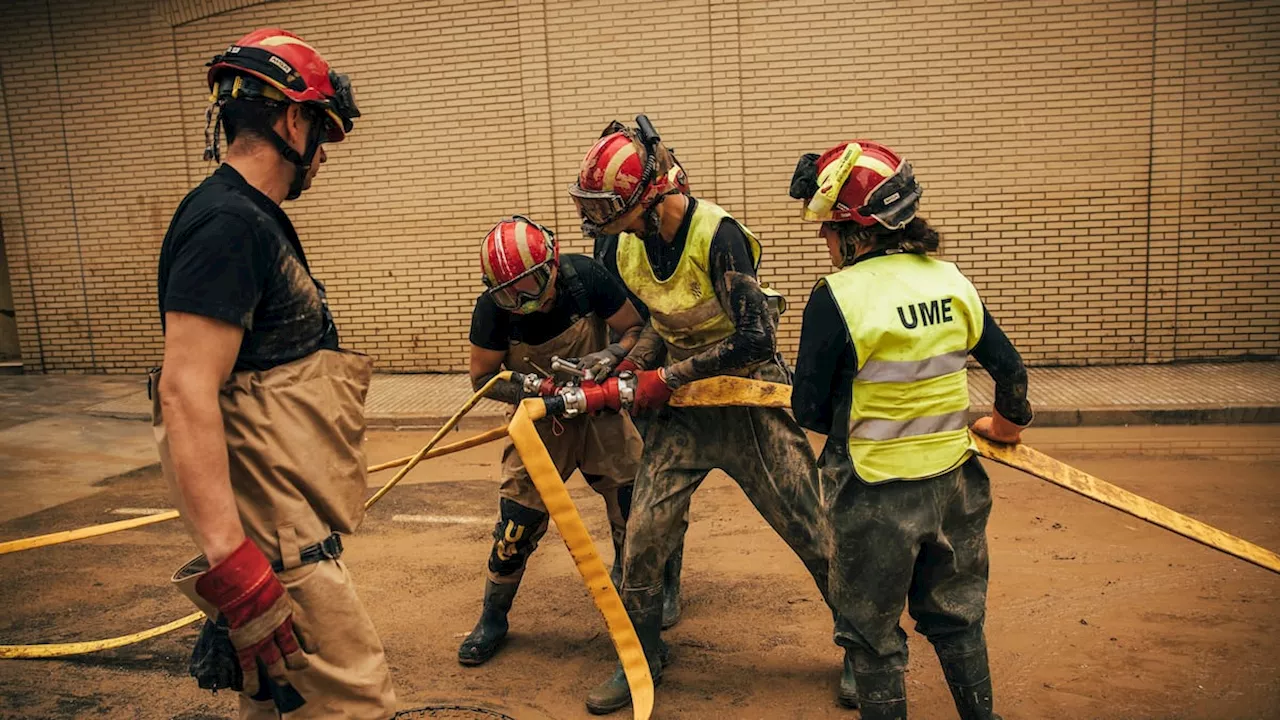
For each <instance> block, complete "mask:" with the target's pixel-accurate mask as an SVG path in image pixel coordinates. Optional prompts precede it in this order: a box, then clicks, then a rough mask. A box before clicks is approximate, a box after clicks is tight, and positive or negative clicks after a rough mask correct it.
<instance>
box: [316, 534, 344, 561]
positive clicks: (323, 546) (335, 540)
mask: <svg viewBox="0 0 1280 720" xmlns="http://www.w3.org/2000/svg"><path fill="white" fill-rule="evenodd" d="M320 556H321V557H323V558H324V559H325V560H337V559H338V558H340V557H342V536H341V535H339V534H338V533H333V534H332V535H330V536H329V537H327V538H325V539H324V541H322V542H321V543H320Z"/></svg>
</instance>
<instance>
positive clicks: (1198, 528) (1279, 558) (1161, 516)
mask: <svg viewBox="0 0 1280 720" xmlns="http://www.w3.org/2000/svg"><path fill="white" fill-rule="evenodd" d="M973 440H974V444H975V445H976V446H977V448H978V453H979V454H981V455H982V456H983V457H985V458H989V459H991V460H995V461H996V462H998V463H1001V464H1003V465H1008V466H1009V467H1011V468H1014V469H1016V470H1021V471H1022V472H1024V473H1027V474H1028V475H1032V476H1035V477H1038V478H1040V479H1041V480H1045V481H1047V482H1051V483H1053V484H1054V485H1057V486H1059V487H1064V488H1066V489H1068V490H1070V491H1072V492H1074V493H1079V494H1081V495H1083V496H1085V497H1087V498H1089V499H1090V500H1096V501H1097V502H1100V503H1102V504H1103V505H1106V506H1108V507H1113V508H1115V509H1116V510H1119V511H1121V512H1125V513H1128V514H1130V515H1132V516H1134V517H1136V518H1138V519H1140V520H1146V521H1147V522H1149V523H1151V524H1153V525H1159V526H1160V527H1162V528H1164V529H1166V530H1172V531H1173V532H1175V533H1178V534H1179V535H1181V536H1183V537H1185V538H1190V539H1192V540H1195V541H1196V542H1198V543H1203V544H1205V545H1208V546H1209V547H1211V548H1213V549H1214V550H1221V551H1222V552H1224V553H1227V554H1228V555H1234V556H1235V557H1238V558H1240V559H1241V560H1244V561H1246V562H1251V563H1253V564H1254V565H1257V566H1258V567H1262V568H1266V569H1268V570H1270V571H1271V572H1274V573H1280V555H1277V554H1275V553H1274V552H1271V551H1270V550H1268V549H1266V548H1264V547H1259V546H1257V545H1254V544H1253V543H1251V542H1249V541H1247V540H1242V539H1240V538H1238V537H1236V536H1235V535H1231V534H1229V533H1225V532H1223V531H1221V530H1219V529H1218V528H1216V527H1214V526H1212V525H1209V524H1206V523H1202V522H1200V521H1199V520H1196V519H1194V518H1189V517H1187V516H1186V515H1183V514H1182V513H1179V512H1177V511H1174V510H1170V509H1169V508H1167V507H1165V506H1164V505H1161V504H1159V503H1155V502H1152V501H1150V500H1148V499H1146V498H1144V497H1142V496H1141V495H1137V494H1134V493H1131V492H1129V491H1128V490H1125V489H1124V488H1122V487H1118V486H1116V485H1112V484H1111V483H1109V482H1105V481H1103V480H1099V479H1098V478H1096V477H1094V476H1092V475H1090V474H1088V473H1086V472H1083V471H1081V470H1077V469H1076V468H1073V467H1071V466H1070V465H1067V464H1066V463H1063V462H1060V461H1058V460H1054V459H1053V458H1051V457H1049V456H1048V455H1045V454H1044V453H1042V452H1040V451H1039V450H1035V449H1033V448H1029V447H1027V446H1026V445H1003V444H1001V443H994V442H991V441H990V440H987V439H986V438H981V437H978V436H977V435H974V436H973Z"/></svg>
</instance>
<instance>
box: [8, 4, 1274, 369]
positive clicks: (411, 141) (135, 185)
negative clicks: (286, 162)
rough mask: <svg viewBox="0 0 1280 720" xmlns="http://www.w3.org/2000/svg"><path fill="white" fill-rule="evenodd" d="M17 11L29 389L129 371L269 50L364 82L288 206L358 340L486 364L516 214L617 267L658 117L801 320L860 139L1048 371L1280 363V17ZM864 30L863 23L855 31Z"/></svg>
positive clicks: (20, 284)
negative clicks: (163, 252)
mask: <svg viewBox="0 0 1280 720" xmlns="http://www.w3.org/2000/svg"><path fill="white" fill-rule="evenodd" d="M663 5H664V4H663V3H656V4H655V3H648V4H645V5H642V6H637V5H626V6H618V7H612V6H604V5H602V4H600V3H596V2H581V1H576V0H575V1H572V2H542V3H538V2H516V1H515V0H509V1H506V2H502V1H490V2H475V1H460V0H446V1H443V2H433V3H429V4H428V3H418V2H411V1H409V0H405V1H403V2H394V1H392V0H357V1H355V2H344V3H338V2H332V1H331V0H291V1H276V2H266V3H264V2H255V1H254V0H117V1H116V2H112V3H102V2H98V1H96V0H76V1H72V0H47V2H44V1H37V0H12V1H11V2H8V3H4V4H3V5H0V25H2V26H3V27H5V28H6V40H7V42H6V43H5V44H4V45H3V46H0V90H2V91H3V98H4V103H3V107H2V110H3V114H0V132H2V133H4V135H3V136H0V219H2V220H3V237H4V241H5V243H6V251H7V256H8V261H9V265H10V275H11V278H12V281H13V293H14V300H15V306H16V311H17V313H18V322H19V328H20V339H21V342H22V350H23V356H24V362H25V363H26V365H27V367H28V369H29V370H33V371H38V370H41V369H44V370H46V371H51V372H63V371H106V372H123V371H132V370H137V369H140V368H144V367H147V366H149V365H152V364H154V363H155V362H156V361H157V360H158V359H159V354H160V349H161V346H162V343H161V338H160V335H159V324H158V321H157V319H156V317H155V300H154V292H155V290H154V272H155V263H156V257H157V254H158V252H159V245H160V240H161V238H162V236H163V234H164V229H165V227H166V225H167V223H168V219H169V216H170V215H171V213H172V211H173V208H174V207H175V206H176V204H177V202H178V201H179V200H180V199H181V197H182V195H183V193H184V192H185V191H186V190H187V189H189V187H190V186H191V185H193V184H194V183H196V182H198V181H199V179H200V178H201V177H203V176H204V175H205V174H207V172H208V171H209V170H210V167H209V166H208V165H206V164H205V163H203V162H202V161H200V159H199V155H200V152H201V150H202V148H203V144H204V139H203V110H204V103H205V98H206V96H207V89H206V87H205V85H204V68H203V63H204V62H205V61H207V60H208V58H209V57H211V56H212V55H213V54H214V53H215V52H218V51H220V50H221V49H222V48H224V47H225V46H226V45H227V44H228V43H229V42H230V41H232V40H234V39H235V38H236V37H238V36H239V35H241V34H243V33H244V32H247V31H248V30H249V29H252V28H253V27H256V26H261V25H267V24H274V25H280V26H283V27H287V28H290V29H292V30H293V31H295V32H297V33H299V34H300V35H302V36H303V37H305V38H307V40H308V41H310V42H312V43H313V44H315V45H316V46H317V47H319V48H321V49H322V50H323V52H324V53H325V55H326V57H328V58H329V59H330V61H331V62H332V63H333V64H334V65H335V66H336V67H338V68H339V69H340V70H342V71H343V72H347V73H349V74H350V75H351V77H352V79H353V81H354V83H355V86H356V95H357V99H358V101H359V103H360V106H361V109H362V111H363V112H364V114H365V115H364V117H362V118H361V119H360V120H359V121H358V122H357V129H356V131H355V132H354V133H353V134H352V136H351V138H350V139H349V140H348V141H347V142H345V143H343V144H341V145H338V146H333V147H331V148H330V150H331V152H330V161H329V163H328V164H327V165H326V166H325V167H324V168H323V169H322V171H321V174H320V178H319V179H318V181H317V183H316V187H315V189H313V190H312V191H311V192H309V193H308V194H307V196H306V197H305V198H303V199H301V200H300V201H298V202H296V203H293V204H291V205H290V206H289V207H288V208H287V209H288V210H289V213H290V215H291V217H293V218H294V219H295V222H296V224H297V225H298V229H299V232H300V234H301V236H302V238H303V242H304V243H305V244H306V246H307V250H308V256H309V258H310V259H311V260H312V264H313V266H314V269H315V271H316V274H317V275H318V276H319V277H320V278H321V279H322V280H324V281H325V282H326V283H327V284H328V286H329V288H330V291H331V292H330V295H331V299H332V305H333V308H334V312H335V315H336V316H337V319H338V322H339V325H340V327H341V329H342V331H343V335H344V339H345V341H346V343H347V344H348V345H350V346H351V347H353V348H355V349H358V350H362V351H364V352H368V353H371V354H373V355H374V356H375V357H376V358H377V361H378V366H379V367H380V368H381V369H383V370H401V371H412V370H457V369H462V368H463V367H465V363H466V355H467V344H466V332H467V325H468V319H469V317H470V309H471V304H472V301H473V299H474V297H475V295H476V293H477V292H478V291H479V290H480V285H479V282H478V275H479V273H478V268H477V267H476V264H477V263H476V262H475V255H476V249H477V247H478V244H479V241H480V239H481V238H482V237H483V235H484V232H485V231H486V230H487V229H488V227H489V226H490V225H491V224H492V223H493V222H494V221H496V220H497V219H498V218H499V217H501V216H502V215H506V214H511V213H515V212H525V213H529V214H531V215H533V216H534V217H535V218H537V219H539V220H540V221H541V222H544V223H546V224H551V225H553V226H555V227H556V228H558V229H559V230H560V231H561V235H562V240H563V241H564V243H565V245H566V249H567V250H569V251H584V250H586V249H587V248H588V243H587V242H586V241H585V240H583V239H581V238H580V237H579V236H578V233H577V232H576V227H577V219H576V216H575V212H574V209H573V205H572V203H571V202H570V200H569V198H568V195H567V193H566V192H565V188H566V187H567V186H568V185H569V183H570V182H572V180H573V177H574V174H575V172H576V168H577V164H578V161H579V160H580V159H581V156H582V154H583V153H584V152H585V150H586V149H587V147H589V146H590V144H591V142H592V141H593V140H594V139H595V137H596V136H597V135H598V133H599V131H600V129H601V128H602V127H603V126H604V125H605V124H606V123H607V122H608V121H609V120H610V119H612V118H614V117H618V118H622V119H629V118H631V117H632V116H634V115H635V113H637V112H646V113H648V114H649V116H650V117H651V118H652V119H653V120H654V122H655V124H656V125H657V127H658V128H659V129H660V130H661V131H662V133H663V137H664V138H665V139H666V140H667V141H668V142H669V144H671V145H672V146H674V147H676V148H677V149H678V150H679V153H680V157H681V159H682V161H683V162H684V164H685V165H686V167H687V168H688V170H689V173H690V177H691V181H692V184H693V188H694V192H695V194H697V195H700V196H704V197H707V198H709V199H713V200H715V201H717V202H719V203H720V204H722V205H724V206H725V207H726V208H728V209H729V210H730V211H731V212H734V213H735V214H736V215H737V216H738V217H739V218H740V219H742V220H743V221H745V222H746V223H747V224H748V225H750V227H751V228H752V229H753V230H755V231H756V232H757V233H759V234H760V235H761V236H762V237H763V239H764V241H765V243H766V252H767V255H766V264H765V275H766V279H767V280H769V281H771V282H772V283H773V284H774V285H775V286H776V287H778V288H779V289H780V290H782V291H783V292H784V293H785V294H786V295H787V296H788V297H789V298H790V299H791V300H792V308H793V309H792V310H791V311H790V312H789V313H788V315H787V316H785V317H784V322H783V330H782V344H783V346H784V350H785V351H787V352H788V353H792V352H794V349H795V345H796V342H797V338H798V334H799V320H800V308H801V307H802V305H803V301H804V299H805V298H806V297H807V294H808V291H809V288H810V287H811V286H812V283H813V281H814V280H815V279H816V278H817V277H819V276H820V275H821V274H823V273H825V272H827V271H828V267H827V261H826V259H825V249H824V248H823V246H822V243H821V242H820V241H819V240H817V238H816V237H815V231H816V228H815V227H814V226H812V225H809V224H805V223H802V222H800V221H799V220H798V218H797V216H798V214H799V210H798V207H797V204H796V203H795V202H794V201H792V200H790V199H789V198H787V196H786V189H787V184H788V181H789V179H790V174H791V170H792V167H793V166H794V163H795V159H796V157H797V156H799V155H800V154H801V153H802V152H806V151H820V150H823V149H825V148H827V147H829V146H831V145H833V144H835V143H836V142H838V141H840V140H842V139H848V138H850V137H858V136H860V137H869V138H873V139H876V140H880V141H882V142H885V143H887V144H889V145H891V146H893V147H895V148H896V149H898V150H900V151H902V152H903V153H904V154H906V155H907V157H909V158H910V159H911V160H912V162H913V164H914V165H915V167H916V174H917V177H918V178H920V179H921V181H922V183H923V184H924V186H925V188H926V192H925V196H924V201H923V205H922V214H923V215H924V216H926V217H928V218H929V219H930V221H931V222H933V223H934V224H935V225H936V226H938V227H939V228H940V229H941V230H942V231H943V233H944V242H945V244H944V252H945V255H946V257H948V258H949V259H952V260H955V261H956V262H958V263H960V264H961V266H962V268H963V269H964V270H965V271H966V272H967V273H968V274H969V276H970V277H972V278H973V280H974V281H975V283H976V284H977V285H978V287H979V290H980V291H981V292H982V294H983V296H984V298H985V300H986V302H987V304H988V305H989V306H990V308H991V309H992V312H993V313H994V314H995V315H996V316H997V317H998V318H999V319H1000V320H1001V323H1002V325H1004V327H1005V328H1006V330H1007V331H1008V332H1009V333H1010V335H1011V336H1012V337H1013V338H1014V340H1015V341H1016V342H1017V343H1018V345H1019V347H1020V348H1021V349H1022V351H1023V354H1024V355H1025V356H1026V357H1027V359H1028V360H1029V361H1030V362H1033V363H1036V364H1084V363H1090V364H1095V363H1129V362H1160V361H1169V360H1181V359H1195V358H1221V357H1229V356H1239V355H1264V356H1275V355H1277V354H1280V272H1277V270H1280V246H1277V243H1276V241H1275V236H1276V232H1277V226H1278V223H1280V217H1278V210H1277V207H1278V203H1277V196H1278V195H1280V188H1278V186H1277V177H1276V173H1277V169H1278V168H1280V146H1278V144H1277V143H1276V140H1275V137H1276V135H1277V131H1278V130H1280V121H1278V120H1277V117H1278V116H1280V82H1278V81H1280V2H1274V1H1272V2H1192V1H1189V0H1154V1H1152V0H1147V1H1145V2H1107V3H1102V2H1053V1H1051V0H1036V1H1035V2H1032V1H1031V0H1025V1H1023V2H972V3H957V2H944V1H943V0H902V1H900V2H883V1H880V2H877V1H874V0H872V1H863V2H856V3H853V2H850V3H832V2H828V3H824V4H822V5H821V6H815V5H812V4H810V3H803V2H799V0H794V1H788V0H772V1H764V0H761V1H754V2H752V1H747V0H742V1H739V2H729V1H725V0H708V1H707V2H705V3H682V2H669V3H665V11H659V10H655V8H661V7H662V6H663ZM833 18H838V19H839V20H838V21H833Z"/></svg>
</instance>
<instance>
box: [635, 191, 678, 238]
mask: <svg viewBox="0 0 1280 720" xmlns="http://www.w3.org/2000/svg"><path fill="white" fill-rule="evenodd" d="M679 192H680V191H679V190H676V189H675V188H672V189H671V190H668V191H666V192H664V193H662V194H661V195H659V196H658V197H656V198H654V199H653V200H650V201H649V204H648V205H647V206H645V209H644V216H643V217H644V231H643V234H642V236H641V237H642V238H643V239H644V240H653V241H655V242H657V241H661V240H662V227H661V220H662V218H661V217H660V216H659V215H658V206H659V205H661V204H662V201H663V200H665V199H667V198H668V197H670V196H671V195H675V194H677V193H679Z"/></svg>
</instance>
